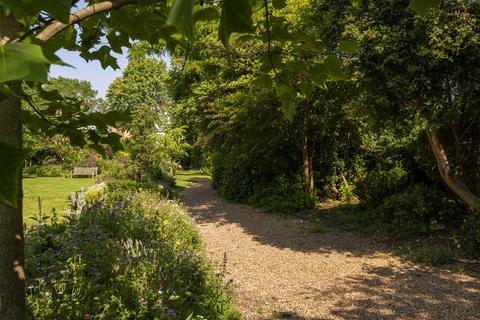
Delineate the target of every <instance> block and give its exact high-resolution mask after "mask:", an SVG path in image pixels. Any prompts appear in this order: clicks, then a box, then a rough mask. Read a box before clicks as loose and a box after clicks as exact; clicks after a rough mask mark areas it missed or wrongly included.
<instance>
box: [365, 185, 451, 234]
mask: <svg viewBox="0 0 480 320" xmlns="http://www.w3.org/2000/svg"><path fill="white" fill-rule="evenodd" d="M459 214H460V213H459V212H458V207H457V206H456V204H455V203H451V202H449V201H447V198H446V197H445V195H444V194H443V193H442V192H441V191H439V190H438V189H436V188H434V187H428V186H426V185H423V184H415V185H412V186H410V187H408V188H407V189H406V190H405V191H403V192H398V193H395V194H393V195H391V196H389V197H386V198H384V199H383V201H381V203H380V204H379V205H378V206H367V207H365V209H364V210H363V211H362V212H361V213H360V216H359V217H358V219H359V223H360V224H363V225H365V226H368V228H369V229H370V230H371V231H372V232H373V233H377V234H379V233H380V234H382V235H387V234H388V236H389V237H393V238H408V237H411V236H419V235H428V234H430V233H431V232H432V231H434V230H435V229H438V228H444V227H445V224H446V223H452V222H453V221H454V220H455V217H458V216H459ZM457 219H458V218H457Z"/></svg>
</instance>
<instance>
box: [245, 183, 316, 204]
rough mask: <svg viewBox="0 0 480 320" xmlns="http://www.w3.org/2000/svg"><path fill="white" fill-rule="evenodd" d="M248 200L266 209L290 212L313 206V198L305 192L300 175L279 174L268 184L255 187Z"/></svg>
mask: <svg viewBox="0 0 480 320" xmlns="http://www.w3.org/2000/svg"><path fill="white" fill-rule="evenodd" d="M250 202H251V203H253V204H254V205H257V206H259V207H261V208H263V209H265V210H267V211H271V212H281V213H291V212H294V211H298V210H306V209H311V208H313V206H314V205H315V198H314V197H313V196H309V195H308V194H306V193H305V191H304V190H303V182H302V178H301V177H300V176H296V177H295V178H290V179H289V178H287V177H285V176H281V177H278V178H277V179H275V181H274V183H273V184H272V185H270V186H267V187H262V186H260V187H256V188H255V192H254V194H253V196H252V197H251V198H250Z"/></svg>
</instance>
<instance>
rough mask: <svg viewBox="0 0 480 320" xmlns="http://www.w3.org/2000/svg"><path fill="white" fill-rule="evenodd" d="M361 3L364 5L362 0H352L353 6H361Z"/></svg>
mask: <svg viewBox="0 0 480 320" xmlns="http://www.w3.org/2000/svg"><path fill="white" fill-rule="evenodd" d="M361 5H362V0H352V7H354V8H360V6H361Z"/></svg>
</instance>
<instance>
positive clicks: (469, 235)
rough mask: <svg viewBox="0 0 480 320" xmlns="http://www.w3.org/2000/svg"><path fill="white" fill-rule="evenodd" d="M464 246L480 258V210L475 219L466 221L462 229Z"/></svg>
mask: <svg viewBox="0 0 480 320" xmlns="http://www.w3.org/2000/svg"><path fill="white" fill-rule="evenodd" d="M461 237H462V240H461V243H462V246H463V247H464V248H465V249H467V250H468V251H470V252H471V253H472V254H474V255H475V256H476V257H479V256H480V210H479V209H477V213H476V214H475V216H474V217H471V218H469V219H465V221H464V222H463V225H462V228H461Z"/></svg>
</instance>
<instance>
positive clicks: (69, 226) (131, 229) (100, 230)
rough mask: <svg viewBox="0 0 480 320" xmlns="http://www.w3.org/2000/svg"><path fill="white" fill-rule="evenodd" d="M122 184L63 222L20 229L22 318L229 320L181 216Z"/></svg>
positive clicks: (223, 296) (227, 306) (228, 308)
mask: <svg viewBox="0 0 480 320" xmlns="http://www.w3.org/2000/svg"><path fill="white" fill-rule="evenodd" d="M128 184H131V182H123V183H117V184H116V185H115V184H110V185H109V187H107V188H106V189H105V190H106V191H105V195H104V196H103V200H102V201H100V202H98V205H96V206H92V207H90V208H89V209H88V210H86V212H84V213H83V214H80V215H75V216H72V217H70V218H68V220H67V221H65V222H64V223H53V224H51V225H44V226H41V227H38V228H35V229H30V230H28V232H27V243H28V245H27V254H26V265H27V271H28V272H27V280H26V281H27V288H28V291H27V293H28V304H29V309H30V312H31V315H30V317H31V318H35V319H92V318H99V319H100V318H101V319H169V318H173V317H175V318H178V319H186V318H189V319H237V318H238V316H237V315H236V313H235V311H234V310H233V309H232V305H231V302H230V299H229V297H228V295H227V292H226V290H225V288H224V287H222V285H221V280H220V279H218V278H217V276H215V274H214V273H213V272H212V269H211V268H210V267H209V265H208V263H207V261H206V258H205V256H204V254H203V252H202V245H201V242H200V238H199V236H198V234H197V232H196V230H195V228H194V227H193V226H192V224H191V223H190V221H189V218H188V216H187V214H186V213H185V212H184V210H183V209H182V208H181V207H180V206H179V205H177V204H175V203H173V202H171V201H168V200H165V199H163V198H161V197H159V196H158V195H157V194H155V193H151V192H149V191H136V192H132V191H129V190H128V187H127V185H128ZM121 185H122V186H121ZM112 186H113V187H112ZM112 190H113V191H112Z"/></svg>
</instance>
